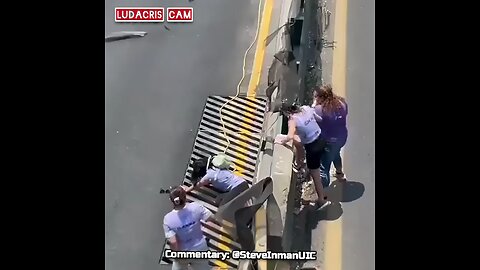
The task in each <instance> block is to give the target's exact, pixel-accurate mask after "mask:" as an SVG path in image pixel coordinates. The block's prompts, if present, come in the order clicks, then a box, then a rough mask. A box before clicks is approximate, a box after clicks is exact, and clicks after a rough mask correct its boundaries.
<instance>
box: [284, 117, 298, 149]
mask: <svg viewBox="0 0 480 270" xmlns="http://www.w3.org/2000/svg"><path fill="white" fill-rule="evenodd" d="M296 131H297V124H296V123H295V119H293V118H290V119H289V120H288V133H287V137H286V138H285V139H283V140H282V144H286V143H288V142H290V141H291V140H293V136H295V133H296Z"/></svg>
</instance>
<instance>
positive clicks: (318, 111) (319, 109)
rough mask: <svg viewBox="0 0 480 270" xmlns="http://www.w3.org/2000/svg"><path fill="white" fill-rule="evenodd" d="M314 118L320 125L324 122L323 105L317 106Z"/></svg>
mask: <svg viewBox="0 0 480 270" xmlns="http://www.w3.org/2000/svg"><path fill="white" fill-rule="evenodd" d="M313 117H315V120H316V121H317V123H320V122H322V121H323V118H322V105H317V106H315V111H313Z"/></svg>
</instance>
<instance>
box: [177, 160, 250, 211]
mask: <svg viewBox="0 0 480 270" xmlns="http://www.w3.org/2000/svg"><path fill="white" fill-rule="evenodd" d="M230 166H231V163H230V162H229V161H228V160H227V156H226V155H225V154H218V155H216V156H215V157H213V158H212V157H211V156H210V157H208V158H203V159H198V160H195V161H194V162H193V165H192V167H193V172H192V182H193V185H192V186H191V187H189V188H187V189H186V191H187V193H188V192H190V191H192V190H193V189H195V188H196V187H201V186H205V185H212V186H213V187H214V188H216V189H218V190H219V191H220V192H222V193H223V194H220V195H219V197H218V198H217V199H216V203H217V204H218V205H219V206H221V205H224V204H226V203H228V202H229V201H231V200H232V199H233V198H235V197H237V196H238V195H239V194H241V193H242V192H243V191H245V190H247V189H248V188H249V186H248V182H247V181H245V180H244V179H242V178H241V177H239V176H236V175H235V174H234V173H233V172H231V171H230V170H229V168H230ZM199 179H200V180H199Z"/></svg>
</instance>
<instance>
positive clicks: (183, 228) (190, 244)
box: [163, 187, 213, 270]
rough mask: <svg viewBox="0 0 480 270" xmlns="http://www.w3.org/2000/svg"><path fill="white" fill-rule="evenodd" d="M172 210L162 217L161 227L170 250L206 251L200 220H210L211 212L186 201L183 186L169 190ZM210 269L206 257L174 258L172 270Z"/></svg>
mask: <svg viewBox="0 0 480 270" xmlns="http://www.w3.org/2000/svg"><path fill="white" fill-rule="evenodd" d="M170 200H171V201H172V203H173V210H172V211H170V212H169V213H168V214H166V215H165V217H164V218H163V229H164V231H165V238H166V239H167V241H168V243H169V245H170V248H171V250H173V251H207V250H208V246H207V241H206V239H205V236H204V235H203V232H202V224H201V222H200V221H211V220H212V219H213V214H212V212H210V210H208V209H207V208H205V207H204V206H202V205H200V204H198V203H195V202H192V203H187V195H186V193H185V190H184V189H183V187H177V188H175V189H173V190H172V191H171V192H170ZM189 265H190V269H194V270H197V269H200V270H207V269H212V267H211V266H210V265H209V264H208V260H206V259H192V260H187V259H174V261H173V265H172V270H188V269H189V268H188V266H189Z"/></svg>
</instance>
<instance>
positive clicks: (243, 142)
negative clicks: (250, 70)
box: [161, 96, 266, 269]
mask: <svg viewBox="0 0 480 270" xmlns="http://www.w3.org/2000/svg"><path fill="white" fill-rule="evenodd" d="M226 102H228V104H227V105H225V106H223V105H224V104H225V103H226ZM222 106H223V110H222V115H223V117H222V118H223V123H224V125H225V132H226V134H227V137H228V140H229V141H230V145H229V147H228V150H227V152H226V155H227V156H229V158H230V159H231V160H232V161H233V163H234V164H235V172H234V173H235V174H236V175H239V176H241V177H243V178H244V179H245V180H247V181H248V182H249V184H252V182H253V180H254V177H255V169H256V164H257V158H258V155H259V152H260V145H261V138H262V134H261V133H262V128H263V121H264V117H265V110H266V100H265V99H264V98H251V97H237V98H235V99H234V100H232V97H222V96H210V97H208V99H207V102H206V104H205V107H204V110H203V114H202V119H201V121H200V125H199V128H198V131H197V137H196V138H195V142H194V146H193V151H192V155H191V157H190V160H189V163H188V168H187V171H186V173H185V178H184V181H183V184H184V185H186V186H191V185H192V183H191V181H190V179H191V172H192V167H191V165H192V163H193V161H194V160H196V159H198V158H205V157H208V156H209V155H214V154H217V153H220V152H223V151H224V150H225V147H226V146H227V145H228V142H227V139H226V138H225V135H224V132H223V130H222V122H221V120H220V109H221V108H222ZM217 195H218V191H217V190H214V189H213V188H211V187H201V188H200V189H197V190H195V191H193V192H191V193H188V194H187V200H188V201H190V202H192V201H195V202H198V203H200V204H202V205H203V206H205V207H206V208H208V209H210V210H211V211H212V212H213V213H216V212H217V205H216V204H215V198H216V197H217ZM203 225H204V226H203V228H202V229H203V233H204V234H205V236H206V237H207V239H208V246H209V247H210V250H217V251H231V250H234V249H239V248H240V244H238V243H237V242H235V241H234V240H233V239H232V237H231V236H229V233H228V232H227V231H226V230H225V229H224V227H222V226H221V224H205V223H203ZM165 248H169V247H168V245H165ZM161 263H162V264H170V263H171V261H170V260H169V259H167V258H165V257H163V254H162V259H161ZM238 263H239V262H238V260H233V259H229V260H227V261H223V262H222V261H219V260H212V261H210V264H211V265H212V266H216V267H217V268H221V269H226V268H230V269H232V268H237V267H238Z"/></svg>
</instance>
